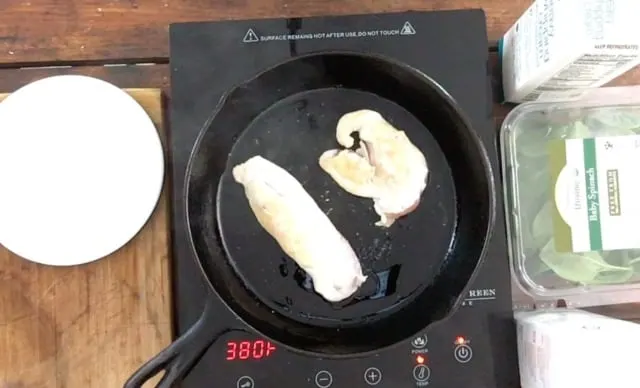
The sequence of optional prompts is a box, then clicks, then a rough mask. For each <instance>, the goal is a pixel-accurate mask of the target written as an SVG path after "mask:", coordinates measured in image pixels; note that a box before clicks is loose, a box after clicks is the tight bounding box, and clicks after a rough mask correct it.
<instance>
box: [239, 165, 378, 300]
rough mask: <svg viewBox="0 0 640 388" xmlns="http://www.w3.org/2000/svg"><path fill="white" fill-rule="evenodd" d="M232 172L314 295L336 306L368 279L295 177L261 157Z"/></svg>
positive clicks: (358, 262)
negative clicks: (313, 291)
mask: <svg viewBox="0 0 640 388" xmlns="http://www.w3.org/2000/svg"><path fill="white" fill-rule="evenodd" d="M232 173H233V177H234V179H235V180H236V182H238V183H240V184H241V185H243V186H244V192H245V195H246V197H247V199H248V201H249V205H250V207H251V210H252V211H253V213H254V215H255V216H256V218H257V220H258V222H259V223H260V225H261V226H262V227H263V228H264V229H265V230H266V231H267V232H268V233H269V234H270V235H271V236H272V237H273V238H274V239H275V240H276V241H277V242H278V244H279V245H280V247H281V248H282V250H283V251H284V252H285V253H286V254H287V255H288V256H289V257H290V258H291V259H293V260H294V261H295V262H296V263H297V264H298V265H299V266H300V267H301V268H302V269H303V270H304V271H305V272H306V273H307V274H308V275H309V276H310V277H311V279H312V280H313V286H314V289H315V291H316V292H317V293H318V294H320V295H321V296H322V297H323V298H324V299H326V300H327V301H329V302H340V301H342V300H344V299H346V298H348V297H350V296H351V295H353V294H354V293H355V292H356V291H357V290H358V289H359V287H360V286H361V285H362V283H364V281H365V280H366V279H367V277H366V276H364V275H363V273H362V268H361V266H360V261H359V260H358V257H357V256H356V254H355V252H354V251H353V249H352V248H351V245H350V244H349V242H348V241H347V240H346V239H345V238H344V237H343V236H342V234H340V232H339V231H338V230H337V229H336V228H335V226H334V225H333V223H332V222H331V220H329V218H328V217H327V216H326V215H325V214H324V213H323V212H322V210H320V208H319V207H318V205H317V204H316V202H315V201H314V200H313V198H311V196H310V195H309V194H308V193H307V191H306V190H305V189H304V188H303V187H302V185H301V184H300V183H299V182H298V181H297V180H296V178H294V177H293V176H292V175H291V174H289V173H288V172H287V171H286V170H284V169H283V168H281V167H280V166H278V165H276V164H274V163H272V162H270V161H268V160H267V159H264V158H263V157H261V156H254V157H252V158H250V159H249V160H247V161H246V162H245V163H242V164H239V165H237V166H235V167H234V168H233V171H232Z"/></svg>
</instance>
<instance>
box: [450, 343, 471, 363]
mask: <svg viewBox="0 0 640 388" xmlns="http://www.w3.org/2000/svg"><path fill="white" fill-rule="evenodd" d="M453 357H454V358H455V359H456V361H458V362H459V363H461V364H466V363H467V362H469V361H471V357H473V351H472V350H471V347H470V346H469V345H458V346H456V348H455V349H454V351H453Z"/></svg>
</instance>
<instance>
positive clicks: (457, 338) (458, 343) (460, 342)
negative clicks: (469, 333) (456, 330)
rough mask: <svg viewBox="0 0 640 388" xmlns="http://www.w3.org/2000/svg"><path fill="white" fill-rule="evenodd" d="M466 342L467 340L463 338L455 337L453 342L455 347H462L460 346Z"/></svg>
mask: <svg viewBox="0 0 640 388" xmlns="http://www.w3.org/2000/svg"><path fill="white" fill-rule="evenodd" d="M466 342H467V340H466V339H465V338H464V337H460V336H458V337H456V341H455V344H456V345H462V344H464V343H466Z"/></svg>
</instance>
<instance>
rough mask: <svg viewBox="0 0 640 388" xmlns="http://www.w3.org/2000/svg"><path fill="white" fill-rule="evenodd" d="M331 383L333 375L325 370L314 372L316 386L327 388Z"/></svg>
mask: <svg viewBox="0 0 640 388" xmlns="http://www.w3.org/2000/svg"><path fill="white" fill-rule="evenodd" d="M331 384H333V376H332V375H331V373H329V372H328V371H326V370H321V371H320V372H318V373H316V385H317V386H318V388H329V387H330V386H331Z"/></svg>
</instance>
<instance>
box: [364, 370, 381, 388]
mask: <svg viewBox="0 0 640 388" xmlns="http://www.w3.org/2000/svg"><path fill="white" fill-rule="evenodd" d="M364 381H365V383H367V384H368V385H378V384H379V383H380V381H382V372H380V369H378V368H373V367H371V368H368V369H367V370H366V371H365V372H364Z"/></svg>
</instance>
